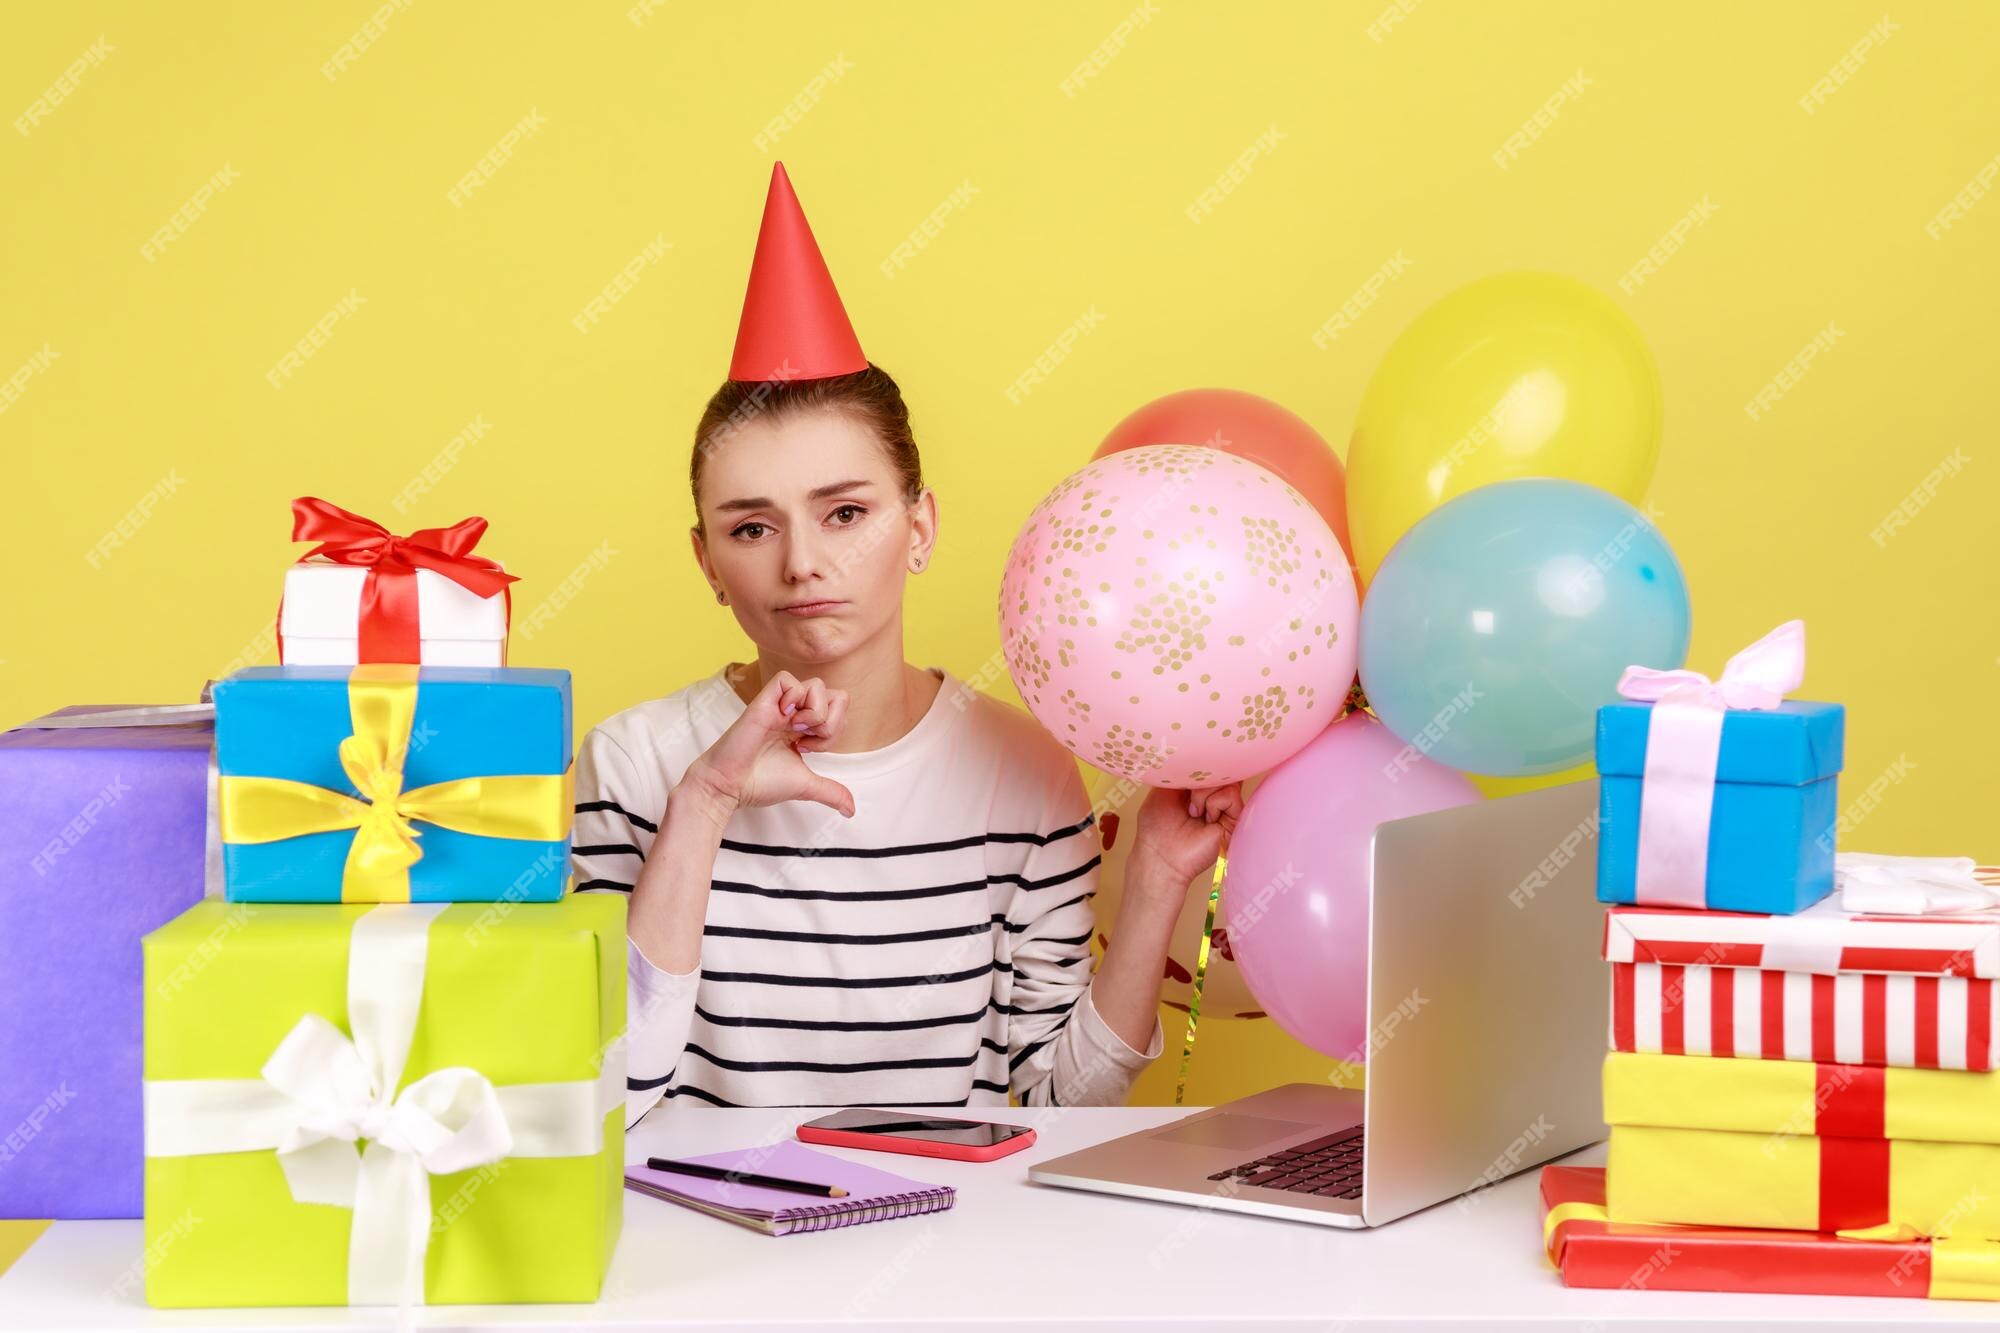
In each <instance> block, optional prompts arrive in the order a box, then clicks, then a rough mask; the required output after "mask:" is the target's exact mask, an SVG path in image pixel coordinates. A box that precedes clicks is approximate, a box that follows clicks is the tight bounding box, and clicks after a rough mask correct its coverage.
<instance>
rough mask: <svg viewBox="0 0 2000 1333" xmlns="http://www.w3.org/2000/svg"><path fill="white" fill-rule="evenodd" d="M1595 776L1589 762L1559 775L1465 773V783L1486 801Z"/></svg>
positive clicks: (1592, 765)
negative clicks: (1476, 790) (1515, 775)
mask: <svg viewBox="0 0 2000 1333" xmlns="http://www.w3.org/2000/svg"><path fill="white" fill-rule="evenodd" d="M1596 776H1597V765H1596V764H1594V763H1591V762H1589V761H1587V760H1586V761H1585V762H1583V763H1581V764H1578V765H1577V766H1576V767H1575V768H1565V769H1564V770H1562V772H1560V773H1527V774H1523V775H1521V776H1519V777H1492V776H1490V775H1488V774H1485V773H1467V774H1466V775H1465V779H1466V781H1468V782H1470V783H1471V784H1472V785H1473V786H1475V787H1477V788H1479V794H1480V795H1481V796H1484V797H1485V798H1486V799H1487V800H1489V801H1490V800H1493V799H1495V798H1497V797H1501V796H1519V795H1520V794H1521V793H1522V792H1528V791H1540V790H1541V789H1542V788H1544V787H1560V786H1563V785H1564V784H1566V783H1571V782H1582V781H1584V780H1586V779H1588V778H1594V777H1596Z"/></svg>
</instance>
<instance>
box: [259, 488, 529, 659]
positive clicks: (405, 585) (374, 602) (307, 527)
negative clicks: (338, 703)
mask: <svg viewBox="0 0 2000 1333" xmlns="http://www.w3.org/2000/svg"><path fill="white" fill-rule="evenodd" d="M485 533H486V520H485V519H483V518H478V517H474V518H463V519H460V520H459V521H458V522H456V523H454V524H452V525H451V526H450V527H448V528H419V529H417V530H416V531H415V532H413V533H411V534H410V535H409V536H407V537H398V536H397V535H396V534H395V533H393V532H390V531H389V530H388V529H387V528H385V527H383V526H382V525H381V524H380V523H377V522H376V521H375V520H374V519H372V518H363V517H362V516H361V515H359V514H355V513H350V512H349V511H347V510H345V509H342V508H341V507H340V506H339V505H336V504H329V503H328V502H327V501H325V500H321V499H319V498H317V497H316V496H310V495H306V496H301V497H300V498H298V499H296V500H294V501H292V540H293V541H295V542H318V543H319V545H317V546H315V547H313V549H312V550H310V551H307V552H306V553H305V555H303V556H301V557H300V559H301V560H310V559H312V558H313V557H314V556H322V557H324V558H325V559H328V560H331V561H333V562H334V563H335V564H340V565H360V566H364V567H366V568H367V570H368V578H367V581H366V582H365V583H363V584H362V586H361V625H360V653H359V654H358V656H359V659H360V660H361V661H363V662H416V661H420V660H421V659H422V652H421V651H420V650H421V645H422V630H421V626H420V622H419V620H418V616H417V571H418V570H419V569H428V570H431V571H433V572H435V573H438V574H442V575H444V576H445V577H446V578H448V579H450V580H451V581H452V582H453V583H456V584H458V585H459V586H460V587H462V588H464V589H466V590H467V591H468V592H472V593H475V594H477V595H478V596H481V597H491V596H493V594H495V593H497V592H504V591H505V590H506V589H507V586H508V585H509V584H511V583H513V582H515V581H516V576H515V575H513V574H509V573H506V572H505V571H503V570H502V569H501V568H500V566H499V565H498V564H497V563H495V562H494V561H492V560H488V559H487V558H486V557H485V556H483V555H474V554H472V548H473V547H475V546H477V545H478V544H479V539H480V538H481V537H482V536H484V535H485Z"/></svg>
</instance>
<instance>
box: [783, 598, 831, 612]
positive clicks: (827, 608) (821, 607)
mask: <svg viewBox="0 0 2000 1333" xmlns="http://www.w3.org/2000/svg"><path fill="white" fill-rule="evenodd" d="M846 605H847V603H846V602H841V601H835V600H833V599H831V598H820V599H819V600H817V601H811V602H793V603H792V604H791V605H789V606H781V607H779V608H778V609H779V610H780V611H783V612H784V613H785V614H786V615H788V616H827V615H832V614H833V613H834V612H836V611H838V610H840V608H842V607H843V606H846Z"/></svg>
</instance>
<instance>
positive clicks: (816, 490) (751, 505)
mask: <svg viewBox="0 0 2000 1333" xmlns="http://www.w3.org/2000/svg"><path fill="white" fill-rule="evenodd" d="M872 484H873V483H872V482H870V481H868V480H867V479H866V478H856V479H855V480H853V481H836V482H831V483H829V484H828V485H825V486H815V487H813V488H812V489H811V490H810V491H807V492H806V499H808V500H824V499H826V498H827V497H828V496H832V495H845V494H847V493H848V492H849V491H852V490H858V489H860V488H861V487H863V486H868V485H872ZM775 508H777V502H776V501H775V500H772V499H771V498H770V497H768V496H763V495H753V496H750V497H749V498H748V499H744V500H724V501H723V502H722V503H721V504H719V505H717V506H716V509H717V510H719V511H720V512H722V513H734V512H736V511H737V510H740V509H775Z"/></svg>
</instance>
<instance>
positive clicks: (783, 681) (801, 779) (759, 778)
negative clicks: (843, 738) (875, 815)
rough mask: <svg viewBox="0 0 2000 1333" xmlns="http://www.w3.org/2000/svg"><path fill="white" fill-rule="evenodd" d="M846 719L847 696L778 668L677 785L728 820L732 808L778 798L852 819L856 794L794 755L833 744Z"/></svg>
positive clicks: (690, 766)
mask: <svg viewBox="0 0 2000 1333" xmlns="http://www.w3.org/2000/svg"><path fill="white" fill-rule="evenodd" d="M846 718H847V691H845V690H830V689H828V688H827V687H826V683H825V682H824V681H822V680H820V679H819V677H817V676H814V677H812V678H811V679H809V680H803V681H802V680H800V679H799V678H798V677H797V676H794V675H793V674H792V673H791V672H789V671H780V672H779V673H778V674H777V675H775V676H773V677H771V679H770V680H768V681H766V682H765V683H764V688H763V689H761V690H759V691H758V692H757V697H756V698H754V699H752V700H751V701H750V706H749V707H747V708H745V709H744V710H743V716H741V717H739V718H737V719H736V721H735V722H734V723H732V724H731V725H730V728H729V730H727V731H725V732H723V733H722V735H721V736H720V737H718V738H717V739H716V742H715V744H713V745H711V746H709V747H708V750H707V751H706V752H705V753H704V754H702V755H701V757H700V758H698V759H696V760H695V761H694V762H693V763H692V764H689V765H688V769H687V772H686V773H684V774H682V776H681V782H680V785H681V786H682V787H688V788H690V790H691V791H693V792H695V793H698V794H699V796H700V798H701V800H702V802H703V804H704V805H705V806H706V807H707V808H708V810H709V811H710V812H711V813H712V814H713V815H715V816H717V817H719V818H722V819H725V820H726V819H727V818H728V817H729V815H730V814H731V813H733V812H734V811H736V810H739V809H744V808H749V807H755V806H761V805H777V804H778V803H779V802H781V801H817V802H819V803H820V804H821V805H825V806H831V807H832V808H833V809H835V810H838V811H840V813H841V814H843V815H846V816H848V817H849V818H852V817H853V815H854V794H853V793H852V792H850V791H848V790H847V788H846V787H844V786H842V785H841V784H840V783H838V782H835V781H834V780H833V779H832V778H827V777H821V776H820V775H819V774H817V773H815V772H813V771H812V770H811V769H810V768H807V767H806V764H805V761H804V760H803V759H801V758H799V752H800V751H802V750H823V749H825V748H826V747H827V746H829V745H831V744H832V743H833V742H834V740H835V739H837V738H838V737H839V735H840V728H841V725H842V724H843V723H844V722H845V721H846Z"/></svg>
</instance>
